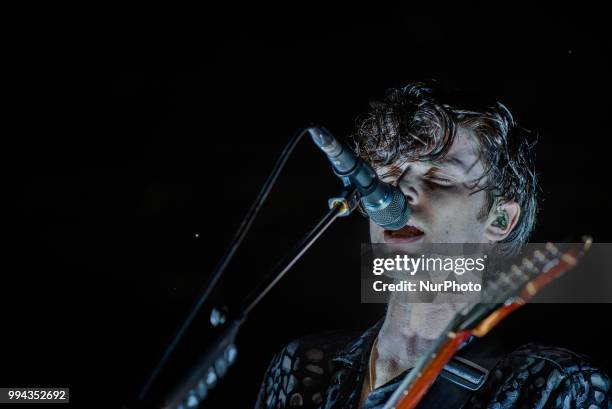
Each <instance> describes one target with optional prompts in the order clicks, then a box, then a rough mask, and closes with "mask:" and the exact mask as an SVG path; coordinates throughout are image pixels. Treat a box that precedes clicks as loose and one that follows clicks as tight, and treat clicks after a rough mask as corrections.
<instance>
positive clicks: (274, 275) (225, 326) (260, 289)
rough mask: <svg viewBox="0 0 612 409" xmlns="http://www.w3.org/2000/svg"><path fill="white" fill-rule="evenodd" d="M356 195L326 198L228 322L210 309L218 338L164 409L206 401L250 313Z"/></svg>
mask: <svg viewBox="0 0 612 409" xmlns="http://www.w3.org/2000/svg"><path fill="white" fill-rule="evenodd" d="M358 196H359V194H358V192H357V190H356V189H355V188H354V187H352V186H351V185H349V186H345V188H344V190H343V191H342V193H341V194H340V195H339V196H338V197H333V198H331V199H329V201H328V205H329V210H328V212H327V213H326V214H325V215H324V216H323V217H322V218H321V220H320V221H319V222H318V223H317V224H316V226H315V227H314V228H313V229H312V230H310V231H309V232H308V233H307V234H306V235H304V237H303V238H302V239H301V240H300V242H299V243H298V244H297V245H296V246H295V247H294V248H293V249H292V250H291V251H290V252H289V253H288V254H287V255H286V256H285V257H284V258H283V259H282V260H281V261H280V262H279V263H278V264H277V266H276V267H275V268H274V269H273V270H272V271H271V272H270V273H269V274H268V275H267V276H266V277H265V278H264V280H263V281H262V282H261V283H260V284H259V285H258V286H257V287H256V288H255V290H253V291H252V292H251V293H250V294H249V295H248V296H247V297H246V298H245V300H244V301H243V303H242V304H241V305H242V307H241V308H239V309H238V311H237V312H236V313H234V314H232V316H231V318H230V319H229V320H228V323H225V322H226V320H225V319H224V318H223V317H222V316H220V315H219V312H218V311H217V310H213V314H212V315H211V322H212V324H213V325H216V326H217V328H218V329H219V330H220V335H219V336H217V338H215V340H214V341H213V342H212V345H211V346H210V347H209V348H208V349H207V350H206V351H205V352H204V354H203V355H202V356H201V358H200V359H199V360H198V362H197V364H196V365H195V366H194V367H193V368H192V369H191V370H190V371H189V373H188V375H187V376H186V377H184V378H183V380H182V381H181V382H180V383H179V384H178V385H177V386H176V387H175V388H174V389H173V391H172V392H171V393H170V394H169V395H167V397H166V398H165V400H164V404H163V407H164V408H168V409H187V408H196V407H197V406H198V405H199V404H200V402H201V401H202V400H204V399H205V398H206V395H207V394H208V390H209V389H211V388H212V387H214V386H215V384H216V383H217V380H218V379H219V378H221V377H223V376H224V375H225V373H226V371H227V368H228V367H229V366H230V365H232V364H233V363H234V361H235V359H236V346H235V339H236V336H237V334H238V331H239V329H240V327H241V325H242V324H243V323H244V321H245V320H246V318H247V316H248V314H249V312H251V310H252V309H253V308H254V307H255V306H256V305H257V304H258V303H259V302H260V301H261V300H262V299H263V297H264V296H265V295H266V294H267V293H268V292H269V291H270V290H271V289H272V288H273V287H274V286H275V285H276V284H277V283H278V281H279V280H280V279H281V278H282V277H283V276H284V275H285V274H286V273H287V271H289V269H291V267H293V265H294V264H295V263H296V262H297V261H298V260H299V259H300V258H301V257H302V256H303V255H304V253H306V251H308V249H309V248H310V246H311V245H312V244H313V243H314V242H315V241H316V240H317V239H318V238H319V237H320V236H321V235H322V234H323V232H325V230H327V228H328V227H329V226H330V225H331V224H332V223H333V222H334V221H335V220H336V219H337V218H338V217H346V216H348V215H349V214H351V213H352V212H353V210H355V208H356V207H357V204H358V202H359V197H358ZM219 317H221V318H219Z"/></svg>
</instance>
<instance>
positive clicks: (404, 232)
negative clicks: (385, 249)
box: [384, 225, 425, 243]
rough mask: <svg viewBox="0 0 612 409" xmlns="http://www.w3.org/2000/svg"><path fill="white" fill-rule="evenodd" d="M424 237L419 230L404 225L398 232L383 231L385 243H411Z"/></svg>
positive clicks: (423, 233)
mask: <svg viewBox="0 0 612 409" xmlns="http://www.w3.org/2000/svg"><path fill="white" fill-rule="evenodd" d="M424 235H425V232H423V231H422V230H421V229H419V228H417V227H414V226H410V225H406V226H404V227H402V228H401V229H399V230H385V232H384V238H385V242H386V243H412V242H414V241H417V240H420V239H421V238H422V237H423V236H424Z"/></svg>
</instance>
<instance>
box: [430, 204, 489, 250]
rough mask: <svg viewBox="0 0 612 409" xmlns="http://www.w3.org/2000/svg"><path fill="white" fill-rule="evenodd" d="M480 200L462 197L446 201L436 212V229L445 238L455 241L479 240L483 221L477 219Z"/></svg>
mask: <svg viewBox="0 0 612 409" xmlns="http://www.w3.org/2000/svg"><path fill="white" fill-rule="evenodd" d="M481 206H482V202H481V201H480V200H478V198H473V197H463V198H462V199H461V200H454V201H450V200H449V201H447V202H446V205H445V206H443V207H444V210H442V209H440V212H439V213H438V217H437V219H438V221H439V223H440V224H439V225H438V229H437V230H438V231H439V232H440V234H442V235H444V236H445V237H446V240H450V241H457V242H466V243H467V242H480V241H481V235H482V233H483V230H484V223H483V222H480V221H479V220H478V213H479V211H480V209H481Z"/></svg>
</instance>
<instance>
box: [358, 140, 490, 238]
mask: <svg viewBox="0 0 612 409" xmlns="http://www.w3.org/2000/svg"><path fill="white" fill-rule="evenodd" d="M483 171H484V168H483V165H482V163H481V161H480V160H479V155H478V141H477V140H476V137H475V136H474V134H473V133H472V132H471V131H469V130H466V129H463V128H459V129H458V131H457V135H456V138H455V140H454V142H453V144H452V146H451V148H450V150H449V151H448V153H447V155H446V156H445V157H444V158H441V159H439V161H437V162H411V161H410V162H406V163H404V164H400V166H395V165H390V166H386V167H383V168H381V169H377V173H378V174H379V176H380V177H382V180H383V181H385V182H387V183H396V184H397V186H398V187H399V188H400V189H401V191H402V192H403V193H404V195H406V199H407V200H408V203H409V205H410V207H411V208H412V216H411V217H410V220H409V221H408V225H407V226H406V227H404V228H403V229H401V230H398V231H396V232H392V231H386V230H384V229H383V228H381V227H380V226H378V225H377V224H375V223H373V222H372V221H371V220H370V238H371V241H372V243H398V244H399V243H401V245H402V247H403V248H405V246H410V247H413V246H414V247H419V246H420V245H421V244H427V243H484V242H486V240H485V237H484V228H485V221H484V220H482V221H480V220H479V218H478V214H479V212H480V211H481V209H482V207H483V206H484V204H485V197H486V193H485V192H484V191H480V192H478V193H472V192H474V191H475V190H477V189H476V188H475V187H474V185H475V184H476V181H477V179H478V178H479V177H481V175H482V174H483ZM384 175H386V176H384ZM383 176H384V177H383ZM398 178H399V180H398ZM470 193H472V194H470ZM411 243H414V244H411Z"/></svg>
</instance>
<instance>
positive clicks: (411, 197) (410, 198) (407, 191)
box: [399, 183, 419, 206]
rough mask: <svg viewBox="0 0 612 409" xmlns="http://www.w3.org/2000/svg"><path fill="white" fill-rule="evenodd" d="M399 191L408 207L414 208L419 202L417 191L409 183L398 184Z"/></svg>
mask: <svg viewBox="0 0 612 409" xmlns="http://www.w3.org/2000/svg"><path fill="white" fill-rule="evenodd" d="M399 188H400V190H401V191H402V193H403V194H404V196H406V201H407V202H408V204H409V205H411V206H415V205H417V204H418V202H419V191H418V190H417V189H416V188H415V187H414V186H413V185H412V184H410V183H400V185H399Z"/></svg>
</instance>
